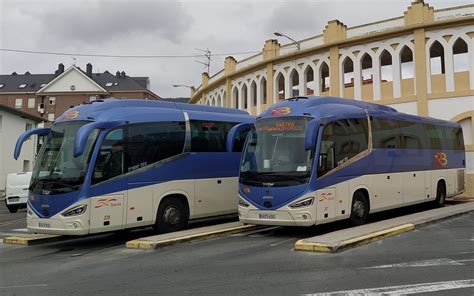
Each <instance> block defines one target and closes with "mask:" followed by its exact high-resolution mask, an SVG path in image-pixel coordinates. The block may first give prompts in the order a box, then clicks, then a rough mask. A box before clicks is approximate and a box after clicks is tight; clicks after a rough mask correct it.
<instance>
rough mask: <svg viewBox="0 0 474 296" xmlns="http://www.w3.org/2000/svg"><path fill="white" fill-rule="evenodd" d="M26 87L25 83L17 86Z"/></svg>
mask: <svg viewBox="0 0 474 296" xmlns="http://www.w3.org/2000/svg"><path fill="white" fill-rule="evenodd" d="M25 87H26V83H22V84H20V85H18V88H25Z"/></svg>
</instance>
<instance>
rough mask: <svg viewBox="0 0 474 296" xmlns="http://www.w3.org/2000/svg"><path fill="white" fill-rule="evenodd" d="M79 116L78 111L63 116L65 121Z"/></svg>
mask: <svg viewBox="0 0 474 296" xmlns="http://www.w3.org/2000/svg"><path fill="white" fill-rule="evenodd" d="M78 116H79V111H70V112H67V113H65V114H64V118H66V119H76V118H77V117H78Z"/></svg>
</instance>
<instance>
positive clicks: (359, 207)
mask: <svg viewBox="0 0 474 296" xmlns="http://www.w3.org/2000/svg"><path fill="white" fill-rule="evenodd" d="M350 219H351V225H352V226H358V225H362V224H365V223H367V221H368V220H369V204H368V203H367V198H366V197H365V195H364V194H363V193H362V192H360V191H358V192H356V193H355V194H354V197H353V198H352V208H351V218H350Z"/></svg>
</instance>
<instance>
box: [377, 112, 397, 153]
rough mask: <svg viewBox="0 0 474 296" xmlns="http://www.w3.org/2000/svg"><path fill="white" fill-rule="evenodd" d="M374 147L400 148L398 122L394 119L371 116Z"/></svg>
mask: <svg viewBox="0 0 474 296" xmlns="http://www.w3.org/2000/svg"><path fill="white" fill-rule="evenodd" d="M372 127H373V128H372V141H373V147H374V148H401V135H400V128H399V123H398V121H396V120H391V119H385V118H376V117H374V118H372Z"/></svg>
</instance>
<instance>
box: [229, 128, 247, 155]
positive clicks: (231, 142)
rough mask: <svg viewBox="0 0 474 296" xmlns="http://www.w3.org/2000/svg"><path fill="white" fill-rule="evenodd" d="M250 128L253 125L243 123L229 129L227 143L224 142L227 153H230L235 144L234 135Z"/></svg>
mask: <svg viewBox="0 0 474 296" xmlns="http://www.w3.org/2000/svg"><path fill="white" fill-rule="evenodd" d="M252 127H253V123H249V122H244V123H241V124H237V125H235V126H233V127H232V128H231V129H230V131H229V133H228V134H227V141H226V149H227V152H232V148H233V147H234V142H235V135H237V133H239V132H240V131H242V130H246V129H251V128H252Z"/></svg>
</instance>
